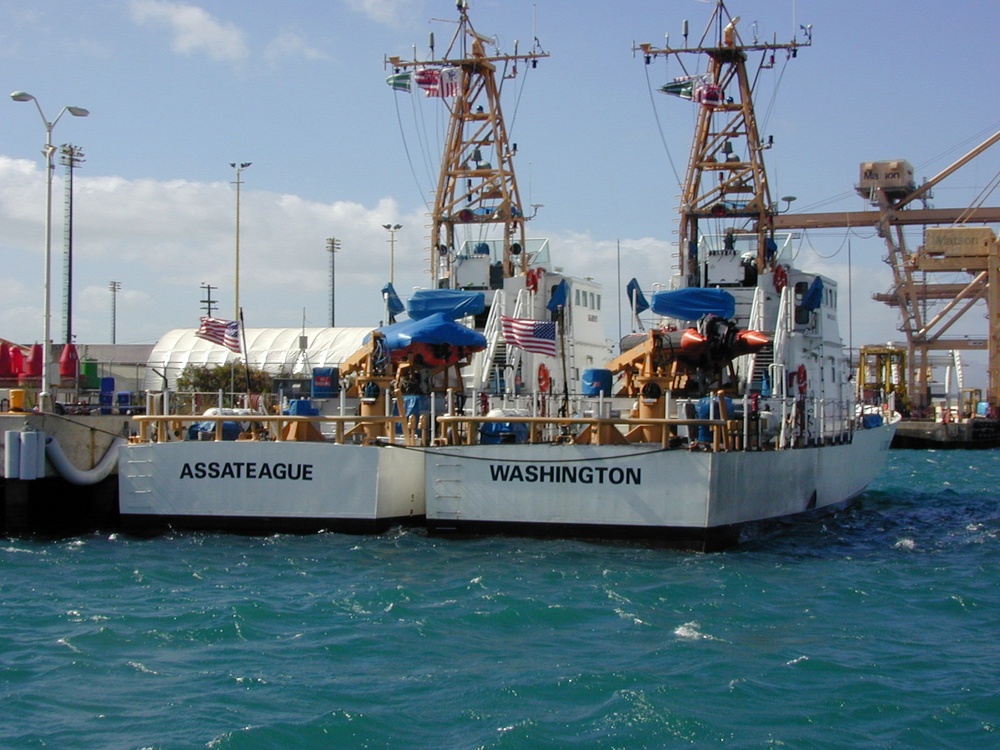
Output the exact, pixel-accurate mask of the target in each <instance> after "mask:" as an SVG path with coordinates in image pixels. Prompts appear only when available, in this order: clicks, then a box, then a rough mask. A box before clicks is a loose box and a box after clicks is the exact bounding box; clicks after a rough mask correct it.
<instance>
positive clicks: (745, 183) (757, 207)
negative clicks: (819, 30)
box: [637, 0, 812, 286]
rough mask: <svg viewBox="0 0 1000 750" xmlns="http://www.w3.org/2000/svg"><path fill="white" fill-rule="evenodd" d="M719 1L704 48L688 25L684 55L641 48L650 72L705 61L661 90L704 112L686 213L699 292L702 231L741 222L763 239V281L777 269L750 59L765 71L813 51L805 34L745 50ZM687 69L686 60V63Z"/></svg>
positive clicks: (687, 246) (688, 251) (683, 234)
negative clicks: (709, 225)
mask: <svg viewBox="0 0 1000 750" xmlns="http://www.w3.org/2000/svg"><path fill="white" fill-rule="evenodd" d="M739 21H740V18H739V16H736V17H735V18H733V17H732V16H730V15H729V12H728V11H727V10H726V6H725V3H724V2H723V0H718V2H717V3H716V7H715V12H714V13H713V14H712V18H711V20H710V21H709V23H708V25H707V26H706V28H705V32H704V33H703V34H702V37H701V39H700V41H699V43H698V44H697V45H696V46H694V47H689V46H687V22H686V21H685V23H684V47H669V46H667V47H663V48H655V47H653V46H652V45H651V44H640V45H639V46H638V48H637V49H638V50H640V51H641V52H642V54H643V56H644V59H645V62H646V64H647V65H648V64H650V63H651V62H652V61H653V59H655V58H656V57H659V56H661V55H663V56H673V57H677V58H682V56H684V55H698V56H706V57H707V58H708V67H707V70H706V72H705V73H703V74H698V75H686V76H683V77H681V78H678V79H675V81H674V82H673V83H670V84H667V85H666V86H664V87H663V88H662V89H661V90H662V91H663V92H664V93H669V94H675V95H677V96H681V97H683V98H687V99H691V100H692V101H694V102H696V103H697V105H698V114H697V120H696V125H695V135H694V139H693V142H692V146H691V155H690V159H689V161H688V167H687V173H686V176H685V180H684V188H683V193H682V199H681V208H680V217H681V218H680V230H679V241H678V251H679V260H680V266H679V267H680V268H681V270H682V272H683V273H684V274H686V276H687V283H688V285H689V286H697V285H698V284H699V274H698V249H699V242H700V241H701V228H700V226H699V225H700V223H701V221H702V220H703V219H705V220H709V219H711V220H716V221H719V220H725V221H729V222H730V224H731V225H733V224H735V223H738V222H740V221H741V220H742V222H743V227H742V228H741V229H740V231H741V232H752V233H755V234H756V235H757V271H758V273H762V272H763V271H765V270H766V269H767V268H768V266H769V265H770V262H771V256H772V253H771V252H769V247H771V246H772V245H771V243H772V242H773V234H774V229H773V217H774V216H775V214H777V207H776V205H775V204H774V203H772V201H771V194H770V191H769V189H768V184H767V175H766V172H765V169H764V151H765V150H766V149H768V148H770V146H771V143H770V141H768V142H767V143H764V142H762V140H761V137H760V133H759V131H758V129H757V117H756V115H755V114H754V107H753V86H752V84H751V81H750V77H749V75H748V73H747V60H748V58H749V56H750V54H751V53H760V68H761V69H765V68H769V67H772V66H773V65H774V57H775V53H776V52H778V51H781V50H784V51H785V52H786V54H789V55H791V56H793V57H794V56H795V54H796V51H797V49H798V48H799V47H807V46H809V45H810V44H812V39H811V36H810V30H809V29H808V28H806V37H807V38H806V41H805V42H799V41H797V40H793V41H791V42H785V43H778V42H776V41H775V42H760V41H757V40H754V41H753V42H752V43H751V44H744V43H743V40H742V39H741V38H740V35H739V31H738V30H737V24H738V23H739ZM681 66H682V68H683V67H684V65H683V60H681Z"/></svg>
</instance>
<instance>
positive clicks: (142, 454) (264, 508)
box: [118, 440, 424, 532]
mask: <svg viewBox="0 0 1000 750" xmlns="http://www.w3.org/2000/svg"><path fill="white" fill-rule="evenodd" d="M118 474H119V510H120V512H121V517H122V522H123V524H125V525H126V526H128V527H131V528H151V529H154V528H163V527H174V528H185V529H192V528H200V529H219V530H244V531H259V532H277V531H318V530H331V531H347V532H352V531H354V532H370V531H381V530H384V529H386V528H388V527H390V526H393V525H396V524H401V523H416V522H419V521H421V520H422V519H423V516H424V491H423V487H424V483H423V457H422V455H421V454H420V453H419V452H417V451H408V450H404V449H401V448H400V449H397V448H393V447H379V446H359V445H340V444H332V443H311V442H293V441H287V442H281V441H252V440H245V441H244V440H240V441H211V442H199V441H184V442H172V443H137V444H132V445H127V446H124V447H122V449H121V453H120V457H119V465H118Z"/></svg>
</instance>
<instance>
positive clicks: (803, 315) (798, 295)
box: [795, 281, 810, 326]
mask: <svg viewBox="0 0 1000 750" xmlns="http://www.w3.org/2000/svg"><path fill="white" fill-rule="evenodd" d="M807 291H809V284H808V282H805V281H797V282H796V283H795V325H800V326H801V325H808V323H809V318H810V316H809V310H807V309H806V308H804V307H803V306H802V300H803V299H804V298H805V296H806V292H807Z"/></svg>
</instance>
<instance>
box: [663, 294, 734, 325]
mask: <svg viewBox="0 0 1000 750" xmlns="http://www.w3.org/2000/svg"><path fill="white" fill-rule="evenodd" d="M653 312H654V313H656V314H657V315H665V316H666V317H668V318H677V319H678V320H698V319H699V318H701V317H702V316H704V315H718V316H719V317H720V318H731V317H733V315H734V314H735V313H736V299H735V298H734V297H733V295H731V294H730V293H729V292H727V291H726V290H725V289H702V288H701V287H689V288H687V289H674V290H672V291H669V292H656V293H655V294H653Z"/></svg>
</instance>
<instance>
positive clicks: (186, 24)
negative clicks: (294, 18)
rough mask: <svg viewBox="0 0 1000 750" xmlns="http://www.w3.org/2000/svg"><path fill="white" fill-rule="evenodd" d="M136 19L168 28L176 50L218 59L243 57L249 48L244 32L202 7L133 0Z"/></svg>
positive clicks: (159, 0) (239, 58) (131, 4)
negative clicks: (198, 53)
mask: <svg viewBox="0 0 1000 750" xmlns="http://www.w3.org/2000/svg"><path fill="white" fill-rule="evenodd" d="M130 7H131V10H132V19H133V20H134V21H135V22H136V23H138V24H151V25H159V26H166V27H168V28H169V29H170V30H171V31H172V33H173V44H172V47H173V49H174V51H176V52H179V53H181V54H192V53H196V52H202V53H205V54H207V55H208V56H209V57H210V58H212V59H214V60H242V59H244V58H246V56H247V54H248V51H247V46H246V41H245V39H244V34H243V32H242V31H240V29H239V28H237V27H236V26H235V25H233V24H231V23H224V22H222V21H219V20H217V19H215V18H213V17H212V16H211V15H210V14H208V13H207V12H206V11H205V10H203V9H202V8H199V7H198V6H196V5H188V4H186V3H179V2H170V1H169V0H131V3H130Z"/></svg>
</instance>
